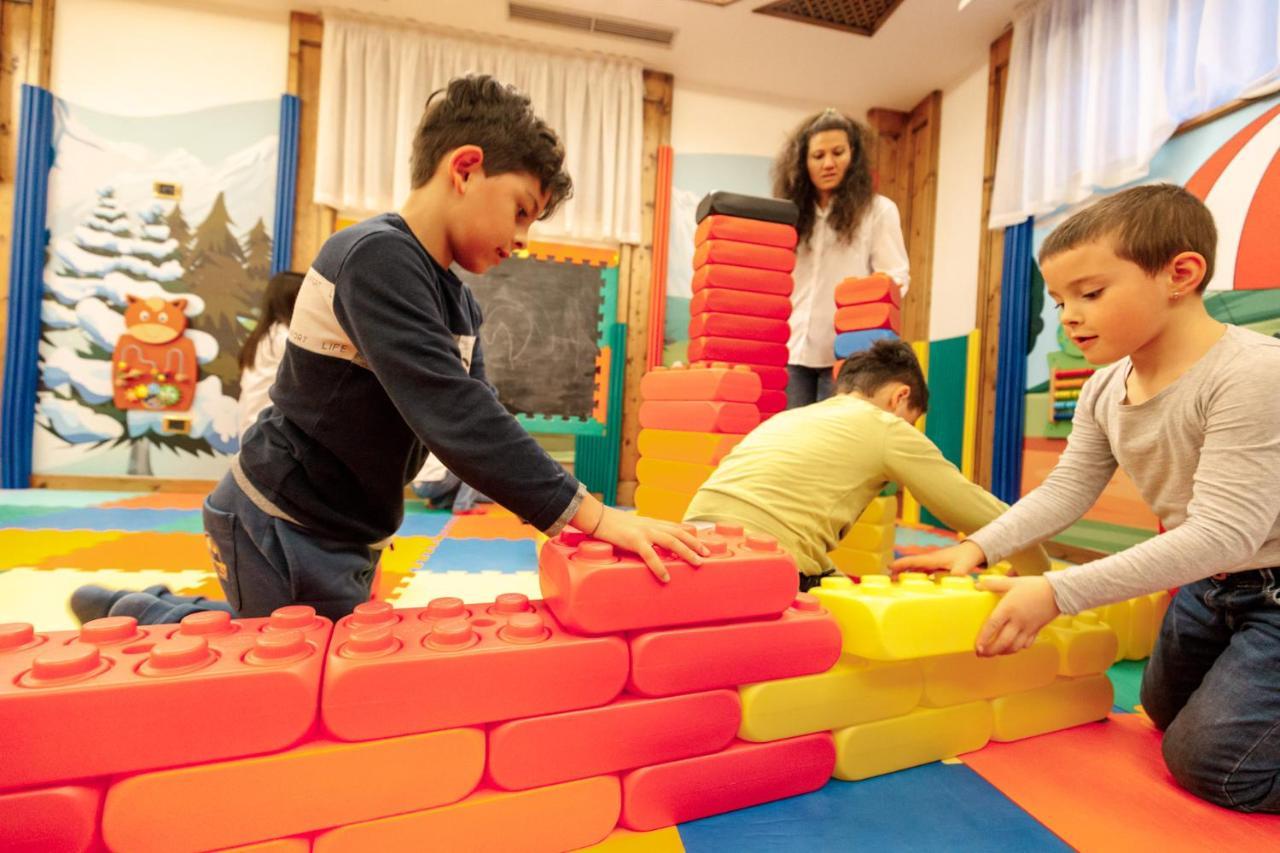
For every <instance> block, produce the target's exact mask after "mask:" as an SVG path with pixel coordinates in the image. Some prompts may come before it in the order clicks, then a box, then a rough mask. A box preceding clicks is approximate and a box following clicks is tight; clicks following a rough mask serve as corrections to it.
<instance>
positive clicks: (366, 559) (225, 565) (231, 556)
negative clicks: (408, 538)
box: [204, 474, 382, 620]
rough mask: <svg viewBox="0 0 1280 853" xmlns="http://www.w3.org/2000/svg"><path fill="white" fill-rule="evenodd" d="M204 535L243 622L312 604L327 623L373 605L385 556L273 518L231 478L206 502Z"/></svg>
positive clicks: (227, 477)
mask: <svg viewBox="0 0 1280 853" xmlns="http://www.w3.org/2000/svg"><path fill="white" fill-rule="evenodd" d="M204 530H205V534H206V538H207V540H208V543H209V551H210V555H211V556H212V557H213V565H214V568H215V569H216V570H217V572H218V580H219V582H220V583H221V584H222V591H223V592H224V593H226V596H227V602H228V603H230V605H231V607H232V608H233V609H234V611H235V612H236V613H237V614H239V615H240V616H241V617H244V618H251V617H255V616H270V615H271V611H273V610H275V609H276V608H277V607H284V606H286V605H289V604H309V605H311V606H312V607H314V608H315V609H316V612H317V613H319V614H320V615H321V616H327V617H328V618H330V619H334V620H337V619H341V618H342V617H343V616H346V615H347V614H348V613H350V612H351V611H352V610H353V609H355V606H356V605H357V604H360V603H361V602H364V601H368V600H369V593H370V590H371V589H372V587H373V576H374V570H375V569H376V567H377V565H378V557H379V556H380V555H381V554H382V551H381V550H379V549H374V548H370V547H369V546H368V545H361V544H359V543H352V542H341V541H338V540H334V539H324V538H322V537H320V536H317V535H316V534H314V533H312V532H311V531H310V530H304V529H303V528H301V527H298V526H297V525H294V524H290V523H289V522H287V521H283V520H281V519H279V518H273V517H271V516H269V515H267V514H266V513H265V512H263V511H262V510H260V509H258V507H257V505H256V504H254V503H253V501H251V500H249V497H248V495H246V494H245V493H244V492H243V491H241V489H240V487H239V486H238V485H236V481H235V480H234V479H232V477H231V475H230V474H227V475H226V476H225V477H223V478H222V482H220V483H219V484H218V486H217V488H215V489H214V490H213V494H211V495H209V497H208V499H207V500H205V502H204Z"/></svg>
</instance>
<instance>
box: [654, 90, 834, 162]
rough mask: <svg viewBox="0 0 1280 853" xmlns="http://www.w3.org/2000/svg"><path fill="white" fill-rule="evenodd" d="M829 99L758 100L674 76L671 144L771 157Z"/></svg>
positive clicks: (684, 149)
mask: <svg viewBox="0 0 1280 853" xmlns="http://www.w3.org/2000/svg"><path fill="white" fill-rule="evenodd" d="M825 106H826V105H822V104H806V103H803V102H799V101H779V100H757V99H753V98H751V97H749V96H747V95H743V94H738V93H728V92H721V91H718V90H714V89H707V88H704V87H700V86H698V85H696V84H682V83H681V82H680V78H679V77H677V78H676V81H675V90H674V92H673V94H672V105H671V146H672V148H674V149H675V151H676V153H677V154H751V155H755V156H759V157H770V158H771V157H773V156H774V155H776V154H777V153H778V149H779V148H781V147H782V143H783V140H785V139H786V137H787V134H788V133H790V132H791V129H792V128H793V127H795V126H796V125H797V124H799V123H800V120H801V119H803V118H804V117H805V116H806V115H809V114H810V113H814V112H817V111H819V110H821V109H824V107H825Z"/></svg>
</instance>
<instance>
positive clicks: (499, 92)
mask: <svg viewBox="0 0 1280 853" xmlns="http://www.w3.org/2000/svg"><path fill="white" fill-rule="evenodd" d="M463 145H478V146H480V148H481V149H482V150H483V151H484V171H485V174H486V175H502V174H506V173H508V172H527V173H529V174H530V175H533V176H534V177H535V178H537V179H538V180H539V181H541V182H542V189H543V191H544V192H547V193H548V194H549V196H550V199H549V200H548V202H547V206H546V209H544V210H543V211H542V216H541V217H540V218H542V219H547V218H548V217H550V216H551V215H552V214H554V213H555V212H556V208H558V207H559V206H560V205H561V203H563V202H564V201H566V200H567V199H569V198H571V197H572V196H573V179H572V178H570V177H569V173H568V172H566V171H565V170H564V145H563V144H561V142H560V137H558V136H556V132H555V131H554V130H552V129H551V128H550V126H548V125H547V123H546V122H545V121H543V120H542V119H540V118H538V116H537V115H536V114H535V113H534V111H533V105H532V103H531V102H530V101H529V97H528V96H527V95H525V94H524V93H522V92H521V91H520V90H518V89H516V87H514V86H510V85H506V84H504V83H500V82H498V81H497V80H495V79H494V78H492V77H490V76H489V75H487V74H476V75H468V76H466V77H458V78H456V79H454V80H451V81H449V85H448V86H447V87H446V88H444V89H437V90H436V91H434V92H432V93H431V96H430V97H429V98H427V105H426V108H425V109H424V111H423V113H422V122H421V123H420V124H419V125H418V132H417V133H416V134H415V135H414V137H413V154H412V156H411V157H410V161H409V165H410V170H411V177H412V185H413V188H414V189H417V188H418V187H420V186H422V185H423V184H425V183H426V182H427V181H429V180H431V176H432V175H434V174H435V171H436V167H437V166H439V165H440V159H441V158H442V157H444V155H445V154H446V153H448V152H449V151H452V150H453V149H455V148H459V147H461V146H463Z"/></svg>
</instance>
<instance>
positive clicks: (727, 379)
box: [640, 315, 760, 403]
mask: <svg viewBox="0 0 1280 853" xmlns="http://www.w3.org/2000/svg"><path fill="white" fill-rule="evenodd" d="M708 316H710V315H708ZM717 316H730V315H717ZM740 319H744V320H747V319H751V318H748V317H743V318H740ZM640 397H641V399H643V400H646V401H647V400H707V401H715V402H724V403H754V402H755V401H756V400H757V399H758V398H759V397H760V377H759V376H756V375H755V374H754V373H752V372H751V371H750V370H747V369H746V368H737V367H730V366H728V365H727V364H721V365H718V366H715V367H683V366H681V367H655V368H654V369H653V370H650V371H649V372H648V373H646V374H645V375H644V378H643V379H642V380H640Z"/></svg>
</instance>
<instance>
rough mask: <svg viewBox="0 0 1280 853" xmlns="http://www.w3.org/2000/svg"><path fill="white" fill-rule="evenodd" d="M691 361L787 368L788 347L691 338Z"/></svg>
mask: <svg viewBox="0 0 1280 853" xmlns="http://www.w3.org/2000/svg"><path fill="white" fill-rule="evenodd" d="M689 360H690V361H731V362H734V363H735V364H736V363H745V364H767V365H770V366H773V367H785V366H786V364H787V345H786V344H785V343H781V344H777V343H768V342H765V341H751V340H745V339H743V338H712V337H707V338H690V339H689Z"/></svg>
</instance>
